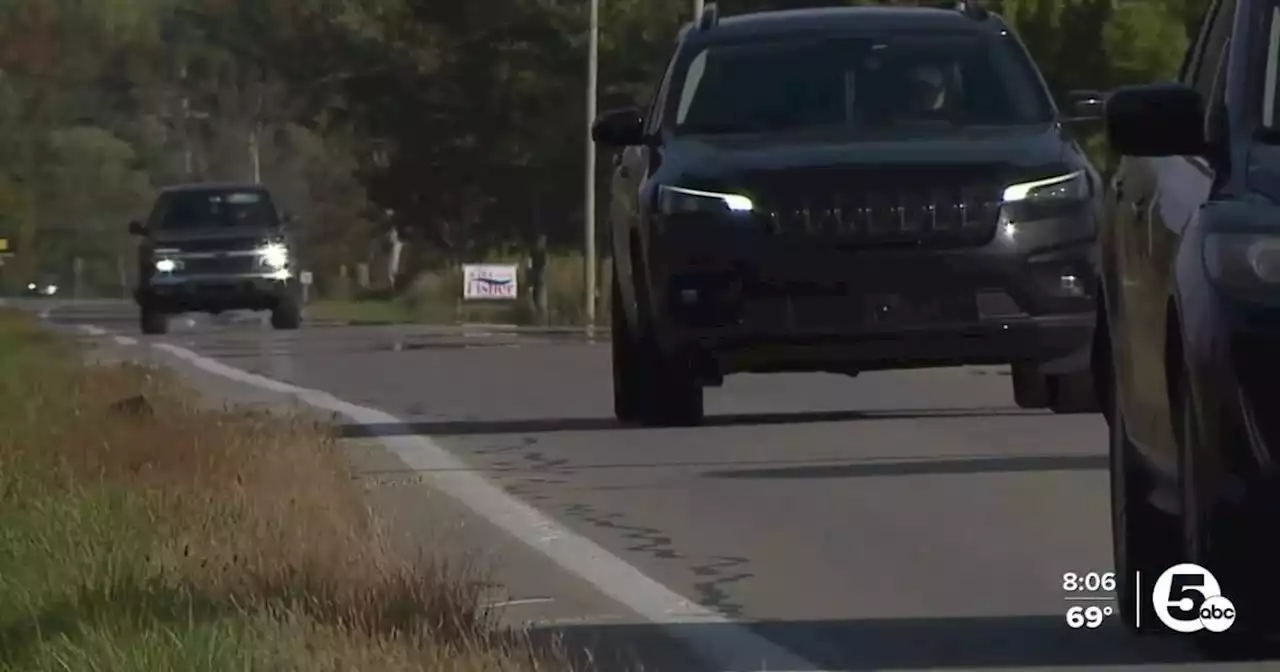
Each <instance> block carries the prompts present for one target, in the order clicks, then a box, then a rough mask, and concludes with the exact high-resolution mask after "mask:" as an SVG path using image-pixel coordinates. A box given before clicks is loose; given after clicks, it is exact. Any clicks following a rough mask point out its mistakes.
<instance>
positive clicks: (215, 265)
mask: <svg viewBox="0 0 1280 672" xmlns="http://www.w3.org/2000/svg"><path fill="white" fill-rule="evenodd" d="M260 270H262V269H261V268H259V266H258V258H257V257H255V256H252V255H240V256H234V257H200V258H196V259H190V258H187V259H182V268H181V271H180V272H181V273H183V274H186V275H221V274H230V273H254V272H257V271H260Z"/></svg>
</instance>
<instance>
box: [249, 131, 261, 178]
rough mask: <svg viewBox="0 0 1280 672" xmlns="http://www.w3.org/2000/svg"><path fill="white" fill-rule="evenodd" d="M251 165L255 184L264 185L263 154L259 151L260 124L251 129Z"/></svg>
mask: <svg viewBox="0 0 1280 672" xmlns="http://www.w3.org/2000/svg"><path fill="white" fill-rule="evenodd" d="M249 164H250V165H251V166H252V167H253V183H254V184H262V153H261V152H260V151H259V149H258V122H257V121H256V120H255V121H254V122H253V126H252V127H250V128H249Z"/></svg>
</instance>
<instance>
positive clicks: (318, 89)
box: [0, 0, 1206, 291]
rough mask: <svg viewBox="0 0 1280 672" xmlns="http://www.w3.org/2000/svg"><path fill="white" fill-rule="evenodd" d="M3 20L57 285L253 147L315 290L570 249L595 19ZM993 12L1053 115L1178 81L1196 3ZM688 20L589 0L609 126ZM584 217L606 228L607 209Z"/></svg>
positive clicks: (38, 242)
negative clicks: (318, 280)
mask: <svg viewBox="0 0 1280 672" xmlns="http://www.w3.org/2000/svg"><path fill="white" fill-rule="evenodd" d="M0 4H2V5H3V6H0V234H4V235H10V236H12V237H15V238H16V239H17V240H19V242H20V243H25V245H26V247H27V249H38V250H41V251H42V252H41V253H40V254H42V255H44V254H47V255H48V259H47V262H48V264H50V265H52V266H55V267H57V268H58V269H59V270H64V267H65V265H66V259H67V255H68V254H76V255H89V256H90V257H92V258H93V259H94V260H96V261H95V262H94V263H98V264H100V265H105V266H106V267H109V268H106V269H105V270H102V271H101V272H100V273H99V276H101V278H102V280H101V282H103V283H106V285H110V284H111V283H112V282H115V283H116V284H119V279H118V274H117V272H116V266H117V265H118V260H113V257H116V256H118V253H119V252H120V251H121V249H122V246H123V244H124V243H123V240H122V239H121V238H120V236H119V235H118V231H119V229H120V228H121V227H120V224H121V223H122V222H123V221H125V220H126V219H127V218H128V217H130V216H138V215H140V214H142V212H141V211H142V210H143V209H144V208H145V201H146V198H147V195H148V194H149V192H150V190H152V189H154V188H156V187H159V186H163V185H166V184H170V183H173V182H177V181H184V180H190V179H218V180H225V179H234V180H244V179H250V178H251V177H252V176H253V162H252V160H251V151H250V147H251V143H250V138H251V137H256V139H257V146H258V148H259V150H258V156H259V166H260V171H261V176H262V179H263V181H264V182H266V183H267V185H268V186H269V187H272V188H273V189H274V190H276V191H278V192H280V194H281V199H282V200H283V201H284V203H285V206H286V207H287V208H288V209H289V210H290V211H292V212H293V213H294V214H295V215H297V216H298V217H299V219H300V220H301V221H302V222H304V224H305V235H304V238H305V239H306V241H307V250H306V254H307V257H308V259H309V265H311V266H313V267H314V269H315V271H316V273H317V275H318V276H319V275H323V276H325V278H326V281H327V282H329V284H334V285H336V284H337V282H336V278H337V277H338V275H339V272H340V268H341V267H342V266H344V265H346V266H347V267H348V268H349V269H350V268H352V267H354V265H355V264H359V263H374V264H376V263H379V262H380V261H381V260H383V259H384V258H385V254H384V253H385V249H384V248H383V247H382V246H381V245H380V244H379V242H378V241H379V239H378V235H377V234H379V233H380V232H381V231H382V230H384V229H385V227H387V226H389V225H392V224H394V225H395V226H397V227H399V228H400V229H401V230H402V231H404V232H405V233H406V236H405V237H406V238H407V239H408V240H409V247H408V251H407V253H406V255H407V256H406V257H405V259H404V267H405V268H406V269H407V271H406V272H407V273H410V274H417V273H428V272H436V271H442V270H443V269H444V268H446V267H450V266H453V265H456V264H457V263H459V262H462V261H474V260H476V259H479V258H482V257H484V256H486V255H488V254H489V253H490V252H495V251H497V250H500V249H505V248H510V247H511V246H513V245H514V246H516V247H524V246H527V245H529V244H530V243H531V241H532V239H533V237H534V236H535V235H536V234H537V233H544V234H546V235H547V236H548V237H549V240H550V244H551V246H552V247H553V248H565V247H574V246H577V245H578V244H579V241H580V239H581V230H582V221H583V212H582V206H581V204H582V201H583V198H582V190H583V186H582V180H581V177H580V176H581V173H582V167H583V165H584V164H583V160H584V158H583V156H584V152H583V149H584V148H583V145H584V143H585V141H586V138H585V133H584V129H585V125H586V122H587V119H586V118H585V112H586V105H585V101H584V100H583V90H584V88H585V86H584V85H585V75H586V53H585V52H586V43H587V3H586V2H585V1H578V0H574V1H569V0H470V1H468V2H423V1H421V0H103V1H101V2H83V1H81V0H11V1H9V2H5V3H0ZM809 4H816V3H812V2H805V1H796V0H725V1H723V2H722V3H721V5H722V9H723V10H725V11H726V12H728V13H738V12H744V11H754V10H763V9H780V8H790V7H798V6H804V5H809ZM850 4H859V3H858V1H857V0H850ZM996 4H998V7H996V8H997V9H998V10H999V11H1000V12H1001V13H1002V14H1003V15H1004V16H1005V17H1006V19H1007V20H1009V21H1010V22H1011V24H1012V25H1013V26H1014V28H1015V30H1016V31H1017V32H1018V34H1019V35H1020V36H1021V38H1022V39H1023V41H1024V42H1025V43H1026V44H1027V46H1028V48H1029V50H1030V51H1031V53H1032V54H1033V55H1034V57H1035V58H1036V60H1037V62H1038V63H1039V64H1040V66H1041V68H1042V70H1043V71H1044V73H1045V76H1046V79H1047V80H1048V81H1049V83H1050V85H1051V87H1052V88H1053V90H1054V93H1055V94H1056V95H1057V96H1058V97H1059V99H1060V100H1063V99H1064V96H1065V94H1066V93H1067V92H1068V91H1070V90H1072V89H1082V88H1091V89H1106V88H1110V87H1113V86H1116V85H1119V84H1124V83H1131V82H1141V81H1150V80H1160V79H1167V78H1169V77H1170V76H1172V74H1173V73H1174V71H1175V70H1176V68H1177V66H1178V64H1179V62H1180V60H1181V57H1182V53H1183V51H1184V50H1185V48H1186V45H1187V40H1188V35H1189V34H1193V33H1194V29H1195V27H1196V25H1197V23H1198V17H1199V16H1200V14H1201V13H1202V12H1203V10H1204V7H1205V4H1206V0H1146V1H1144V2H1129V1H1122V0H1004V2H1002V3H996ZM690 5H691V3H690V2H688V0H600V11H601V23H600V25H601V29H602V34H601V35H600V100H599V104H600V106H601V107H604V108H607V107H613V106H620V105H632V104H641V105H642V104H645V103H647V102H648V98H649V96H650V95H651V93H652V91H651V88H652V86H653V84H654V83H655V82H656V80H657V79H658V76H659V75H660V73H661V70H662V68H663V67H664V66H665V65H666V59H667V57H668V56H669V53H670V49H671V46H672V43H673V40H674V38H675V35H676V33H677V30H678V29H679V27H680V25H681V24H682V23H683V22H685V21H687V20H689V19H690V18H691V16H690V14H691V12H690ZM184 109H185V110H187V112H188V113H187V114H184V112H183V111H184ZM255 131H256V132H255ZM1095 136H1096V134H1095ZM1095 136H1089V137H1086V138H1083V139H1084V140H1085V142H1086V143H1087V144H1089V145H1091V146H1096V144H1097V138H1096V137H1095ZM609 159H610V157H608V156H602V157H601V159H600V161H599V162H598V165H599V170H600V174H601V175H602V176H603V175H605V174H606V173H607V170H608V166H609ZM144 181H145V182H146V183H147V185H146V187H145V188H144V187H143V186H142V183H143V182H144ZM597 202H598V203H599V204H600V212H599V213H597V214H598V215H600V216H599V217H598V219H603V217H602V215H603V213H604V212H607V210H606V208H607V202H608V200H607V190H605V189H603V188H601V189H600V190H599V193H598V198H597ZM388 212H390V216H388ZM68 227H70V228H68ZM62 238H67V239H77V240H76V242H75V244H72V241H71V240H66V241H60V240H59V239H62ZM42 241H53V242H47V243H46V242H42ZM86 245H88V246H90V247H93V246H96V248H97V252H96V256H94V255H93V254H91V253H90V252H89V251H87V250H86V249H84V248H85V246H86ZM38 266H39V262H38V261H36V260H30V259H27V260H13V263H10V264H8V265H6V267H5V268H4V270H3V271H0V274H3V275H4V276H5V278H4V279H5V280H6V281H9V282H13V281H15V278H14V277H13V276H14V275H15V274H18V275H20V274H22V273H28V272H31V271H33V270H34V269H35V268H37V267H38ZM375 275H377V274H376V273H375ZM18 281H21V282H25V280H18ZM405 285H406V286H407V285H408V283H405ZM115 289H119V288H115ZM115 289H110V290H107V288H104V291H115Z"/></svg>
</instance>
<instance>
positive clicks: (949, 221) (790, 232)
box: [748, 169, 1003, 248]
mask: <svg viewBox="0 0 1280 672" xmlns="http://www.w3.org/2000/svg"><path fill="white" fill-rule="evenodd" d="M982 172H985V171H981V169H976V170H975V169H963V170H945V171H942V170H937V169H925V170H903V169H857V170H813V171H810V170H789V171H779V172H774V173H768V174H757V175H753V176H751V177H749V178H748V185H749V186H750V187H753V189H752V192H753V194H754V195H755V198H756V201H757V203H758V205H759V206H760V207H761V208H762V209H763V210H764V212H765V216H766V217H767V218H768V222H767V226H768V227H769V229H770V231H771V233H773V234H775V235H778V236H781V237H785V238H802V239H819V240H823V241H828V242H832V243H835V244H839V245H849V246H854V247H877V246H883V245H911V246H922V247H933V248H939V247H941V248H946V247H969V246H978V245H984V244H986V243H987V242H989V241H990V240H991V239H992V237H993V236H994V235H995V231H996V224H997V221H998V219H999V212H1000V197H1001V190H1002V188H1003V185H1002V184H1001V183H1000V182H999V181H997V180H994V179H986V180H984V179H983V178H982V175H981V174H982Z"/></svg>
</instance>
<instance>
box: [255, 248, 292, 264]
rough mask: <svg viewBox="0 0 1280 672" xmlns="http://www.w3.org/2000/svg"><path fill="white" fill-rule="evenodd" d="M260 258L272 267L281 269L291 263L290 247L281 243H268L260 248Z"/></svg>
mask: <svg viewBox="0 0 1280 672" xmlns="http://www.w3.org/2000/svg"><path fill="white" fill-rule="evenodd" d="M258 258H259V259H261V260H262V263H263V264H265V265H267V266H270V267H271V268H275V269H281V268H284V267H285V266H288V265H289V248H287V247H285V246H284V245H281V244H280V243H267V244H266V245H264V246H262V248H261V249H259V250H258Z"/></svg>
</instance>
